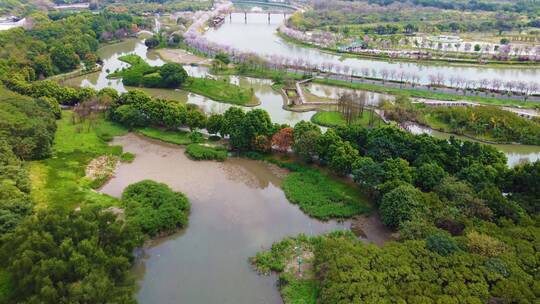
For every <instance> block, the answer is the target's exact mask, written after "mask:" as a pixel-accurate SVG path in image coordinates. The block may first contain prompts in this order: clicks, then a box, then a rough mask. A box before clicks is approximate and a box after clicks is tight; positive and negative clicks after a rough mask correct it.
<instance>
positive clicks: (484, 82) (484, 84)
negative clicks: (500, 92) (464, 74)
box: [478, 78, 489, 89]
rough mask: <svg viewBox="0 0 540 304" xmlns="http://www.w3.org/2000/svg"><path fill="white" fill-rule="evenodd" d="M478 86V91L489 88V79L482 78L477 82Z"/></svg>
mask: <svg viewBox="0 0 540 304" xmlns="http://www.w3.org/2000/svg"><path fill="white" fill-rule="evenodd" d="M478 86H479V87H480V89H487V88H488V86H489V79H486V78H482V79H480V80H479V81H478Z"/></svg>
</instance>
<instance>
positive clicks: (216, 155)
mask: <svg viewBox="0 0 540 304" xmlns="http://www.w3.org/2000/svg"><path fill="white" fill-rule="evenodd" d="M186 154H187V155H188V156H189V157H190V158H191V159H194V160H217V161H225V160H226V159H227V149H226V148H225V147H219V146H207V145H201V144H190V145H188V146H187V147H186Z"/></svg>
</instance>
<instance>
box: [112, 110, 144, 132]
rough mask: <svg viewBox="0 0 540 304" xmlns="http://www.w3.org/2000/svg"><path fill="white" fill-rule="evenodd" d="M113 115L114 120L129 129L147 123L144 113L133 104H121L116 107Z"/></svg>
mask: <svg viewBox="0 0 540 304" xmlns="http://www.w3.org/2000/svg"><path fill="white" fill-rule="evenodd" d="M114 116H115V118H116V121H118V122H119V123H121V124H123V125H124V126H126V127H128V128H130V129H134V128H137V127H144V126H145V125H146V124H147V119H146V117H145V116H144V114H143V113H142V112H141V111H139V110H138V109H137V108H136V107H135V106H134V105H122V106H120V107H118V108H117V109H116V111H115V113H114Z"/></svg>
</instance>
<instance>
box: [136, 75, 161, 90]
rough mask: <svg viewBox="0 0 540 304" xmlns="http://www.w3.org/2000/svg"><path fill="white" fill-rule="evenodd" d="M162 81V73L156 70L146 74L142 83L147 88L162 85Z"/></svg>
mask: <svg viewBox="0 0 540 304" xmlns="http://www.w3.org/2000/svg"><path fill="white" fill-rule="evenodd" d="M162 82H163V78H161V75H160V74H159V73H157V72H156V73H150V74H146V75H144V76H143V78H142V83H141V84H142V86H143V87H147V88H158V87H159V86H161V83H162Z"/></svg>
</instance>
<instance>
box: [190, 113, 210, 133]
mask: <svg viewBox="0 0 540 304" xmlns="http://www.w3.org/2000/svg"><path fill="white" fill-rule="evenodd" d="M186 124H187V125H188V127H189V129H190V130H191V131H193V130H197V129H201V128H204V127H205V125H206V115H204V113H203V112H202V111H201V110H199V109H192V110H189V111H187V116H186Z"/></svg>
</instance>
